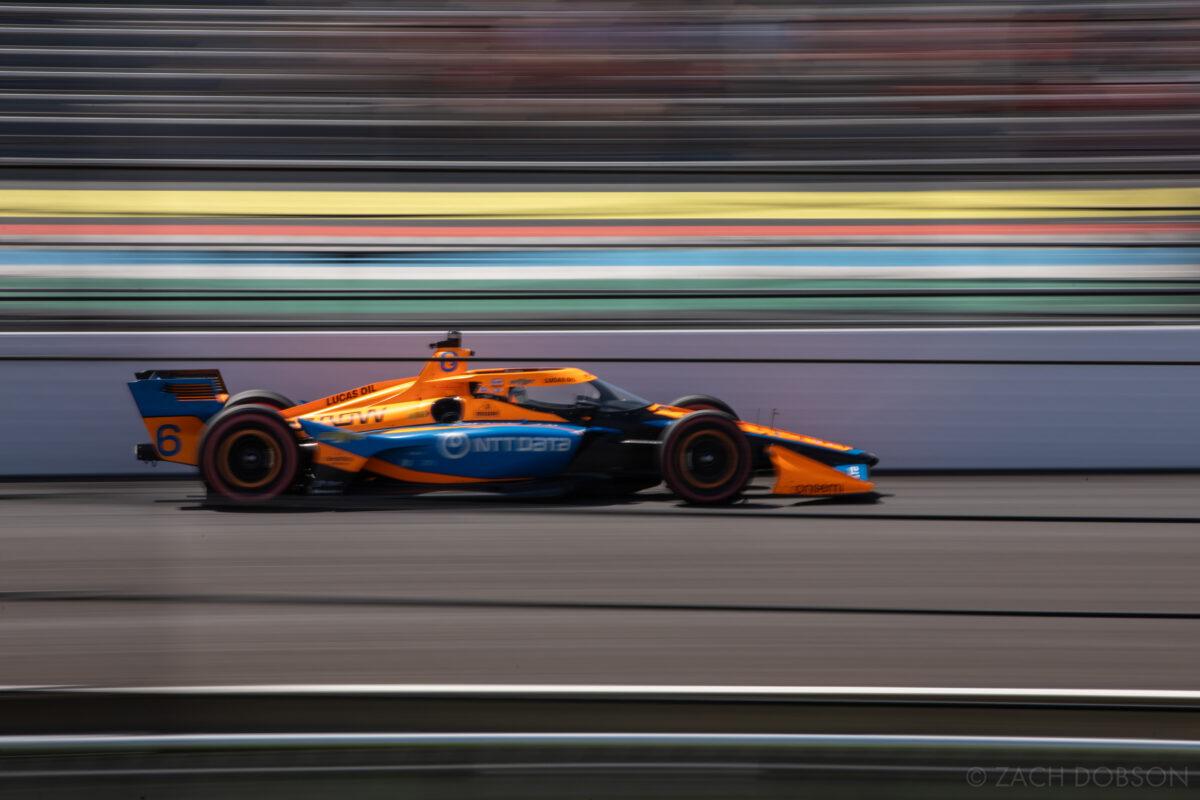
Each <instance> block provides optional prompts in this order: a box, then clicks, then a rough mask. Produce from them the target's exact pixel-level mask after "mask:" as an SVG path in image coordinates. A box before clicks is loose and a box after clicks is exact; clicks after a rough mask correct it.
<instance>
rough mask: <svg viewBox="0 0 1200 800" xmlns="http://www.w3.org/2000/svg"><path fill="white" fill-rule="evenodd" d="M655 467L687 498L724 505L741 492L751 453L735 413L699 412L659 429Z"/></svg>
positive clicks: (693, 501) (679, 493)
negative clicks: (660, 443) (658, 444)
mask: <svg viewBox="0 0 1200 800" xmlns="http://www.w3.org/2000/svg"><path fill="white" fill-rule="evenodd" d="M658 467H659V470H660V471H661V472H662V477H663V480H664V481H666V483H667V486H669V487H670V488H671V491H673V492H675V494H677V495H679V497H680V498H682V499H683V500H684V501H685V502H688V503H693V504H696V505H723V504H728V503H732V502H733V501H734V500H737V499H738V498H739V497H741V494H742V489H743V488H744V487H745V486H746V484H747V483H748V482H749V480H750V475H751V472H752V468H753V456H752V453H751V450H750V442H749V441H747V439H746V434H744V433H742V430H741V428H739V427H738V425H737V421H736V420H735V419H734V418H733V417H731V416H730V415H728V414H725V413H722V412H720V411H697V412H696V413H694V414H689V415H688V416H686V417H681V418H680V419H678V420H676V421H675V422H673V423H672V424H671V425H670V426H669V427H667V428H666V429H665V430H664V431H663V433H662V445H661V446H660V447H659V451H658Z"/></svg>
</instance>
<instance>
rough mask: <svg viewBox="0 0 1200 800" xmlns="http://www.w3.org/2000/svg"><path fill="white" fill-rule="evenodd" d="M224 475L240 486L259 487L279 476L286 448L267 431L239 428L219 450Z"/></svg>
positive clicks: (220, 467) (226, 479)
mask: <svg viewBox="0 0 1200 800" xmlns="http://www.w3.org/2000/svg"><path fill="white" fill-rule="evenodd" d="M217 469H218V470H219V471H220V474H221V477H222V478H223V479H224V480H225V481H227V482H228V483H230V484H231V485H233V486H235V487H237V488H239V489H258V488H260V487H262V486H266V485H267V484H269V483H271V481H273V480H275V479H276V478H278V477H279V473H280V472H281V471H282V470H283V448H282V447H280V445H279V442H278V441H276V440H275V438H274V437H272V436H271V435H270V434H268V433H266V432H264V431H256V430H244V431H237V432H236V433H234V434H232V435H230V436H229V437H227V438H226V439H225V441H223V442H221V446H220V448H218V450H217Z"/></svg>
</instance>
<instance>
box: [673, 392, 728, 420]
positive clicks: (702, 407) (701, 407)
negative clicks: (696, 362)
mask: <svg viewBox="0 0 1200 800" xmlns="http://www.w3.org/2000/svg"><path fill="white" fill-rule="evenodd" d="M669 405H673V406H675V407H676V408H686V409H687V410H688V411H720V412H722V413H723V414H728V415H729V416H731V417H733V418H734V419H741V417H739V416H738V415H737V412H736V411H734V410H733V409H732V408H730V407H729V404H728V403H726V402H725V401H724V400H718V399H717V398H715V397H713V396H711V395H707V394H689V395H684V396H683V397H681V398H679V399H678V400H675V401H674V402H672V403H670V404H669Z"/></svg>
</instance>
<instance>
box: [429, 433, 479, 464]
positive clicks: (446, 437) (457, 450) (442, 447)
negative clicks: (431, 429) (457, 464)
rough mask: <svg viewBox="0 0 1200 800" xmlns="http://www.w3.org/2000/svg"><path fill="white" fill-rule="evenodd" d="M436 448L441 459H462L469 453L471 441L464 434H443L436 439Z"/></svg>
mask: <svg viewBox="0 0 1200 800" xmlns="http://www.w3.org/2000/svg"><path fill="white" fill-rule="evenodd" d="M437 448H438V452H439V453H441V454H442V457H443V458H462V457H463V456H465V455H466V454H467V453H469V452H471V440H470V439H468V438H467V435H466V434H465V433H443V434H442V435H441V436H439V437H438V442H437Z"/></svg>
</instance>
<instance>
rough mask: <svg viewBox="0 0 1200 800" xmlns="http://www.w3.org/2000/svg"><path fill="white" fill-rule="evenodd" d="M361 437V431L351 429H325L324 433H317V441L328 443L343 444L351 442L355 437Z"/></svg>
mask: <svg viewBox="0 0 1200 800" xmlns="http://www.w3.org/2000/svg"><path fill="white" fill-rule="evenodd" d="M361 438H362V434H361V433H352V432H351V431H326V432H324V433H320V434H317V440H318V441H321V442H328V443H330V444H344V443H346V442H353V441H354V440H355V439H361Z"/></svg>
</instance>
